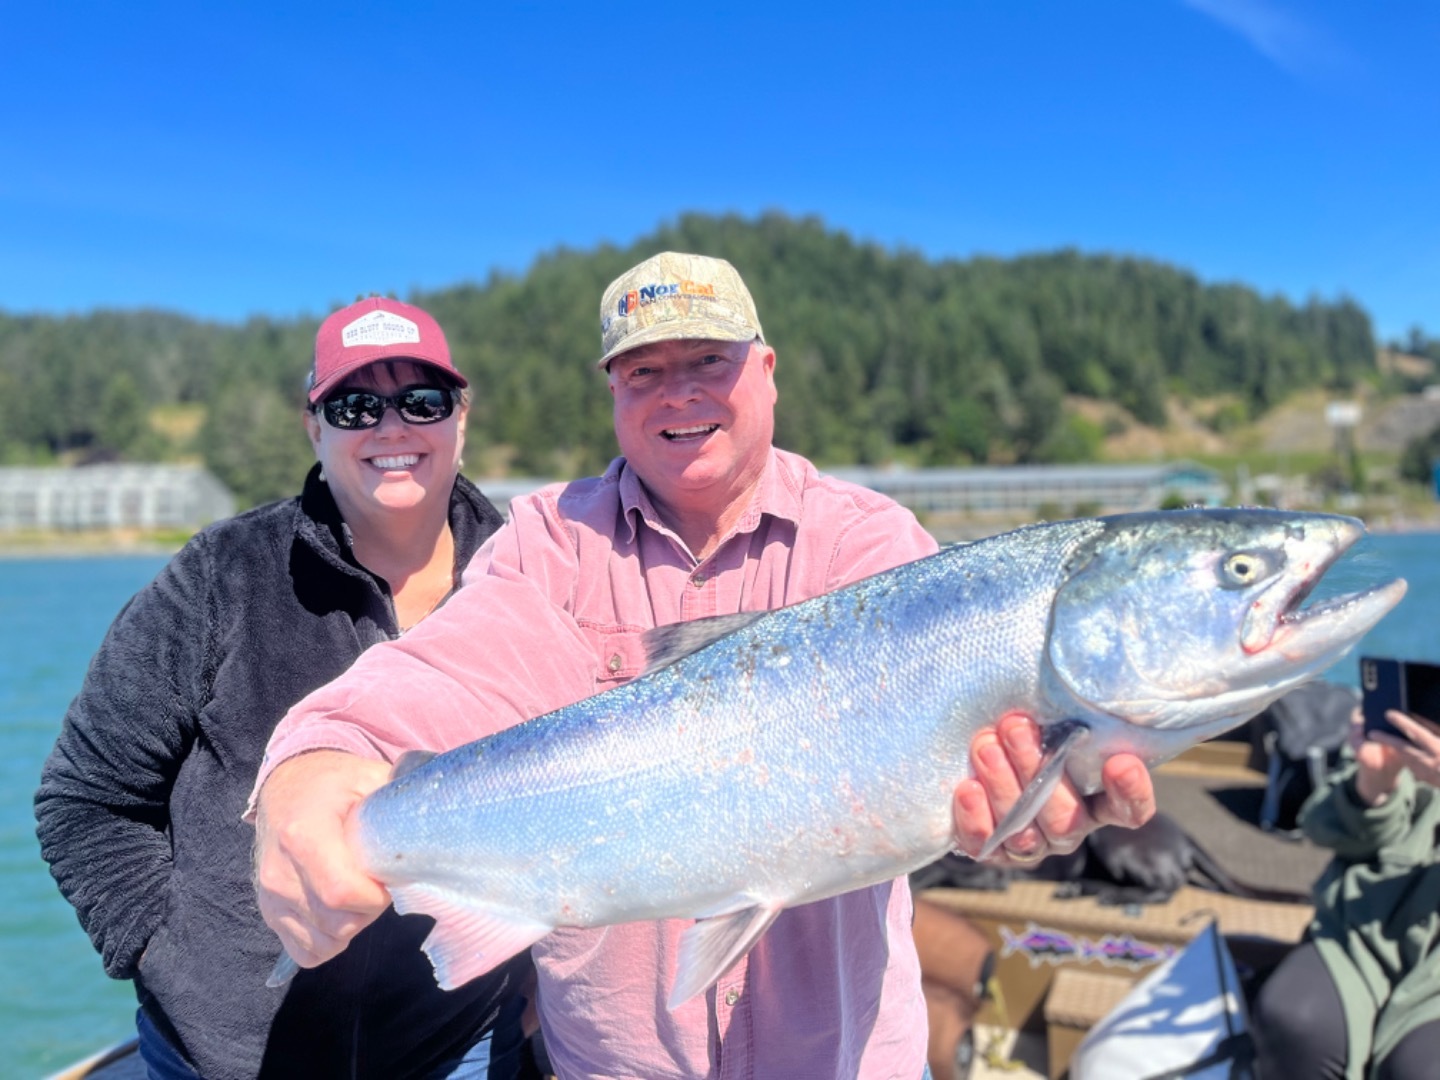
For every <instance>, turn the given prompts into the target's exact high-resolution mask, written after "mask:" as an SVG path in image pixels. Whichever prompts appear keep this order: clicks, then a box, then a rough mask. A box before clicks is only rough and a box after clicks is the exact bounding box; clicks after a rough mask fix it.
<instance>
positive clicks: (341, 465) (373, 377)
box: [305, 360, 466, 525]
mask: <svg viewBox="0 0 1440 1080" xmlns="http://www.w3.org/2000/svg"><path fill="white" fill-rule="evenodd" d="M413 386H440V387H444V388H445V389H446V390H447V391H448V390H449V389H450V383H449V382H448V381H447V380H446V379H444V378H443V377H442V376H440V375H439V374H438V373H437V372H436V371H435V369H434V368H432V367H430V366H429V365H428V364H419V363H414V362H412V361H409V360H382V361H378V362H377V363H374V364H370V365H368V366H366V367H363V368H361V369H360V370H359V371H356V372H354V373H353V374H351V375H350V376H349V377H348V378H346V379H345V381H344V382H343V383H342V384H341V385H340V386H337V387H336V388H335V389H333V390H331V391H330V393H329V394H327V395H326V396H327V397H333V396H334V395H336V394H339V393H342V392H344V391H351V390H369V391H372V392H374V393H376V394H380V395H382V396H392V395H394V394H396V393H397V392H399V391H400V390H402V389H406V388H409V387H413ZM465 412H466V410H465V408H464V407H463V406H458V405H457V406H456V408H455V410H454V411H453V412H452V413H451V414H450V415H449V416H448V417H446V418H445V419H444V420H440V421H438V422H436V423H432V424H410V423H406V422H405V421H404V420H403V419H402V418H401V416H400V413H399V411H398V410H396V409H394V408H387V409H385V412H384V414H383V415H382V416H381V417H380V423H378V424H376V425H375V426H374V427H368V428H357V429H350V430H346V429H343V428H337V427H334V426H332V425H331V424H330V423H329V422H328V421H327V420H326V419H325V417H324V415H323V413H321V412H319V411H314V412H307V413H306V421H305V424H306V429H307V430H308V431H309V434H310V442H311V444H312V445H313V446H314V447H315V456H316V458H317V459H319V461H320V464H321V466H322V467H323V468H324V470H325V479H326V481H327V482H328V483H329V485H330V491H331V493H332V494H333V495H334V496H335V502H336V504H337V505H338V506H339V507H340V512H341V514H342V515H343V516H344V518H345V520H346V521H347V522H349V523H350V524H352V525H354V524H355V523H356V522H357V521H361V520H363V519H364V518H366V517H368V516H372V515H376V514H393V513H405V512H406V511H408V510H413V509H416V508H419V507H423V506H427V505H432V504H433V502H434V501H435V500H441V501H443V502H444V503H445V504H446V505H448V503H449V499H450V490H451V488H452V487H453V486H454V484H455V476H456V474H457V472H458V471H459V468H460V455H461V452H462V451H463V450H464V447H465Z"/></svg>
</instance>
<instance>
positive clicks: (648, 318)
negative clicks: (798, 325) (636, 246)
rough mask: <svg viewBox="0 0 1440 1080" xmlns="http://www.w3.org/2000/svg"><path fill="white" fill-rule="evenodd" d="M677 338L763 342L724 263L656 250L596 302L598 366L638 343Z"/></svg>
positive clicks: (751, 306)
mask: <svg viewBox="0 0 1440 1080" xmlns="http://www.w3.org/2000/svg"><path fill="white" fill-rule="evenodd" d="M682 338H702V339H705V340H709V341H753V340H755V339H756V338H759V339H760V340H761V341H762V342H763V341H764V340H765V335H764V333H763V332H761V330H760V317H759V316H758V315H756V314H755V301H754V300H752V299H751V298H750V290H749V289H747V288H745V282H743V281H741V280H740V275H739V274H738V273H737V272H736V270H735V268H734V267H733V266H731V265H730V264H729V263H728V262H726V261H725V260H724V259H712V258H711V257H710V256H708V255H684V254H681V253H679V252H674V251H665V252H661V253H660V254H659V255H652V256H651V257H650V258H648V259H646V260H645V261H644V262H642V263H641V264H640V265H639V266H636V267H634V268H633V269H630V270H627V271H625V273H623V274H621V275H620V276H619V277H618V278H616V279H615V280H614V281H612V282H611V283H610V287H609V288H608V289H606V290H605V295H604V297H603V298H602V299H601V301H600V342H601V348H603V349H604V350H605V355H604V356H602V357H600V361H599V363H598V364H597V366H598V367H601V368H603V367H605V366H606V365H607V364H609V363H610V361H611V360H613V359H615V357H617V356H619V355H620V354H621V353H623V352H629V351H630V350H631V349H638V348H639V347H640V346H641V345H652V344H654V343H655V342H657V341H675V340H677V339H682Z"/></svg>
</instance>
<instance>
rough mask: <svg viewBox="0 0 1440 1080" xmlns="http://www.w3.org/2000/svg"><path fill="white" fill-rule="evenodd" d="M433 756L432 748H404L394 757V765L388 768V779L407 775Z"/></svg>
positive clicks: (397, 778)
mask: <svg viewBox="0 0 1440 1080" xmlns="http://www.w3.org/2000/svg"><path fill="white" fill-rule="evenodd" d="M434 756H435V751H434V750H406V751H405V753H403V754H401V755H400V756H399V757H398V758H396V759H395V764H394V766H392V767H391V769H390V779H391V780H399V779H400V777H402V776H405V775H408V774H409V773H412V772H414V771H415V770H416V769H418V768H420V766H421V765H424V764H425V763H426V762H427V761H429V760H430V759H431V758H433V757H434Z"/></svg>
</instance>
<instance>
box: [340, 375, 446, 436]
mask: <svg viewBox="0 0 1440 1080" xmlns="http://www.w3.org/2000/svg"><path fill="white" fill-rule="evenodd" d="M459 396H460V395H459V393H458V391H455V390H450V389H448V388H446V387H443V386H407V387H406V388H405V389H404V390H401V391H400V392H399V393H398V394H396V395H395V396H394V397H386V396H385V395H384V394H377V393H375V392H373V391H371V390H342V391H340V392H339V393H338V394H331V395H330V396H329V397H328V398H326V399H325V400H324V401H322V402H321V403H320V404H319V405H318V406H316V409H315V411H316V412H320V413H324V415H325V421H326V423H328V424H329V425H330V426H331V427H336V428H341V429H343V430H345V431H355V430H357V429H359V428H372V427H374V426H375V425H376V424H378V423H380V420H381V418H383V417H384V415H385V410H386V409H394V410H395V411H396V412H398V413H399V414H400V419H401V420H404V421H405V423H407V424H438V423H439V422H440V421H441V420H444V419H446V418H448V417H449V416H450V414H451V413H453V412H454V411H455V402H456V400H457V399H458V398H459Z"/></svg>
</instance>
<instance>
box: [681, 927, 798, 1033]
mask: <svg viewBox="0 0 1440 1080" xmlns="http://www.w3.org/2000/svg"><path fill="white" fill-rule="evenodd" d="M781 910H782V909H781V907H780V905H778V904H766V905H760V906H757V907H748V908H743V909H742V910H740V911H736V912H733V913H732V914H729V915H720V916H716V917H715V918H713V919H701V920H700V921H699V922H697V923H696V924H695V925H694V926H692V927H690V929H688V930H686V931H685V933H684V934H682V935H681V937H680V960H679V963H678V964H677V966H676V969H675V985H674V986H672V987H671V988H670V1000H669V1002H668V1004H669V1007H670V1008H671V1009H672V1010H673V1009H677V1008H679V1007H680V1006H681V1005H683V1004H684V1003H685V1002H687V1001H689V1000H690V999H691V998H692V997H694V996H695V995H696V994H698V993H700V992H701V991H702V990H705V989H706V988H708V987H709V986H710V984H711V983H713V982H715V980H716V979H718V978H720V976H721V975H724V974H725V972H727V971H729V970H730V969H731V968H732V967H733V966H734V965H735V964H736V962H738V961H739V959H740V958H741V957H742V956H744V955H745V954H746V953H747V952H749V951H750V949H751V947H752V946H753V945H754V944H755V943H756V942H757V941H759V940H760V935H761V934H763V933H765V931H766V930H767V929H769V927H770V924H771V923H773V922H774V921H775V919H776V917H777V916H778V915H779V914H780V912H781Z"/></svg>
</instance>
